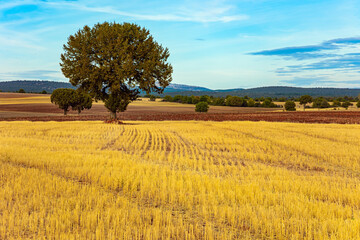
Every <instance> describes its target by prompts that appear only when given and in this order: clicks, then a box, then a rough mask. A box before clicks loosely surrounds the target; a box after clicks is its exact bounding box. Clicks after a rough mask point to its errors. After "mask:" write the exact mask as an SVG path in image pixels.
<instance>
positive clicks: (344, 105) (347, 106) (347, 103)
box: [341, 101, 352, 109]
mask: <svg viewBox="0 0 360 240" xmlns="http://www.w3.org/2000/svg"><path fill="white" fill-rule="evenodd" d="M341 106H342V107H343V108H345V109H348V108H349V107H350V106H352V103H351V102H349V101H345V102H343V103H342V104H341Z"/></svg>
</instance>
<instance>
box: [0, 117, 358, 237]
mask: <svg viewBox="0 0 360 240" xmlns="http://www.w3.org/2000/svg"><path fill="white" fill-rule="evenodd" d="M359 141H360V126H358V125H334V124H332V125H320V124H291V123H265V122H256V123H255V122H191V121H190V122H136V123H127V124H125V125H114V124H104V123H102V122H60V123H59V122H42V123H39V122H1V123H0V146H1V148H0V165H1V169H0V186H1V188H0V189H1V190H0V214H1V218H0V239H18V238H25V239H26V238H36V239H47V238H58V239H75V238H77V239H79V238H81V239H84V238H86V239H359V238H360V234H359V233H360V198H359V196H360V146H358V145H356V144H355V143H357V142H359ZM344 147H346V148H345V149H344Z"/></svg>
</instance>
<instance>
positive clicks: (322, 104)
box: [313, 97, 330, 108]
mask: <svg viewBox="0 0 360 240" xmlns="http://www.w3.org/2000/svg"><path fill="white" fill-rule="evenodd" d="M328 107H330V104H329V102H328V101H327V100H326V99H325V98H323V97H318V98H316V99H315V100H314V103H313V108H328Z"/></svg>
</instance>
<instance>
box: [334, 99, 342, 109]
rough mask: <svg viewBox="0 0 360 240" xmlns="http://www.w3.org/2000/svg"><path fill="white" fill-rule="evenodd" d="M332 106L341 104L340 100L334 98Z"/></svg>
mask: <svg viewBox="0 0 360 240" xmlns="http://www.w3.org/2000/svg"><path fill="white" fill-rule="evenodd" d="M332 106H333V107H340V106H341V102H340V101H339V100H334V101H333V104H332Z"/></svg>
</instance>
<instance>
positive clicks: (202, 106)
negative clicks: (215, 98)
mask: <svg viewBox="0 0 360 240" xmlns="http://www.w3.org/2000/svg"><path fill="white" fill-rule="evenodd" d="M208 110H209V104H208V103H207V102H198V103H197V104H196V106H195V112H207V111H208Z"/></svg>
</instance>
